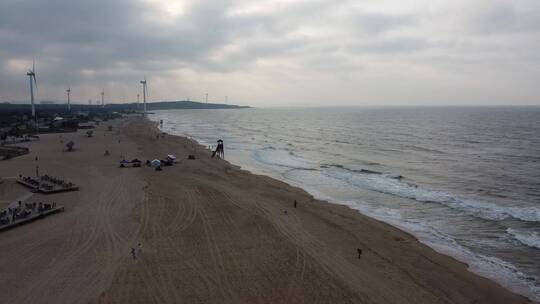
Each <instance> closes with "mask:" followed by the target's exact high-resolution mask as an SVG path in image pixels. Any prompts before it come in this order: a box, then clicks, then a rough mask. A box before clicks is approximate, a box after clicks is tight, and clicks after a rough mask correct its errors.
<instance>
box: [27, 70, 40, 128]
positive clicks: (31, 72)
mask: <svg viewBox="0 0 540 304" xmlns="http://www.w3.org/2000/svg"><path fill="white" fill-rule="evenodd" d="M26 75H27V76H28V77H29V80H30V102H31V104H32V118H33V119H34V122H35V124H36V130H39V127H38V124H37V116H36V106H35V104H34V85H35V86H36V91H37V80H36V64H35V62H32V69H31V70H28V73H26Z"/></svg>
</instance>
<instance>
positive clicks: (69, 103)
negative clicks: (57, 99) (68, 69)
mask: <svg viewBox="0 0 540 304" xmlns="http://www.w3.org/2000/svg"><path fill="white" fill-rule="evenodd" d="M66 93H67V98H68V112H71V88H68V89H67V90H66Z"/></svg>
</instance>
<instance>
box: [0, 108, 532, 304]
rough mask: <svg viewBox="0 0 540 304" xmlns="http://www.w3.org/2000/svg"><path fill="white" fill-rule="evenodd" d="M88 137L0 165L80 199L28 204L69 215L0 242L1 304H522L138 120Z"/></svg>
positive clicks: (55, 142)
mask: <svg viewBox="0 0 540 304" xmlns="http://www.w3.org/2000/svg"><path fill="white" fill-rule="evenodd" d="M108 125H114V127H113V130H114V131H113V132H108V131H105V129H106V126H108ZM84 133H85V132H83V131H80V132H78V133H76V134H69V135H63V136H64V137H68V138H70V139H72V140H74V141H75V147H76V149H77V150H76V151H74V152H70V153H68V152H62V149H63V144H62V143H59V137H58V136H59V135H58V134H51V135H44V136H42V139H41V140H40V141H39V142H32V143H27V144H25V146H28V147H30V150H31V153H30V154H28V155H25V156H22V157H18V158H15V159H12V160H9V161H3V162H0V172H1V174H0V175H1V176H2V177H10V176H16V175H18V174H20V173H22V174H26V175H30V174H32V172H34V171H35V166H36V165H37V164H39V166H40V171H41V172H43V173H46V174H49V175H54V176H59V177H63V178H65V179H67V180H69V181H73V182H75V183H76V184H77V185H79V186H80V187H81V189H80V191H77V192H69V193H62V194H54V195H49V196H45V195H41V194H34V195H33V196H31V197H29V198H28V199H27V201H28V202H31V201H40V200H43V201H47V202H50V201H55V202H57V203H58V204H62V205H64V206H65V208H66V211H65V212H64V213H61V214H58V215H53V216H50V217H48V218H46V219H43V220H39V221H36V222H34V223H32V224H29V225H26V226H23V227H18V228H17V229H13V230H11V231H7V232H4V233H0V246H1V248H2V249H1V250H0V274H1V275H0V294H1V295H2V300H3V301H4V300H5V301H6V303H88V302H90V303H527V302H528V301H527V299H525V298H523V297H521V296H517V295H515V294H512V293H511V292H509V291H507V290H505V289H503V288H502V287H500V286H499V285H497V284H496V283H494V282H491V281H489V280H487V279H484V278H481V277H479V276H477V275H475V274H472V273H470V272H468V271H467V266H466V265H465V264H463V263H460V262H458V261H456V260H454V259H452V258H450V257H447V256H444V255H441V254H438V253H436V252H435V251H433V250H432V249H430V248H428V247H427V246H425V245H423V244H420V243H419V242H418V241H417V240H416V239H415V238H414V237H412V236H410V235H409V234H407V233H405V232H402V231H400V230H398V229H396V228H393V227H391V226H389V225H387V224H384V223H381V222H379V221H376V220H374V219H371V218H369V217H366V216H363V215H361V214H359V213H358V212H356V211H353V210H350V209H348V208H347V207H344V206H338V205H333V204H328V203H324V202H320V201H317V200H314V199H313V198H312V197H311V196H310V195H309V194H307V193H306V192H305V191H303V190H301V189H298V188H295V187H291V186H289V185H287V184H284V183H282V182H279V181H276V180H274V179H271V178H269V177H265V176H257V175H253V174H251V173H249V172H247V171H243V170H240V169H239V168H238V167H236V166H234V165H231V164H229V163H227V162H225V161H222V160H219V159H212V158H210V152H209V151H207V150H205V149H204V148H203V147H201V146H198V145H196V144H194V143H193V142H191V141H189V140H187V139H185V138H181V137H175V136H170V135H165V136H164V138H159V139H157V138H156V135H157V134H159V132H158V131H157V129H156V128H155V126H154V125H153V124H152V123H151V122H149V121H146V120H144V119H142V118H130V119H127V120H117V121H114V122H111V123H102V124H101V126H100V127H99V128H98V129H97V130H96V131H95V132H94V133H95V134H96V135H95V137H93V138H86V137H84ZM118 141H120V142H118ZM105 149H108V150H109V151H110V152H111V155H110V156H107V157H106V156H103V152H104V150H105ZM36 154H37V155H38V156H39V160H38V161H37V162H36V161H35V160H34V159H35V156H36ZM167 154H174V155H176V156H177V157H178V159H179V162H180V163H179V164H176V165H175V166H173V167H165V168H164V170H163V171H154V170H152V169H150V168H148V167H144V166H143V167H142V168H124V169H120V168H118V161H119V160H120V159H121V156H126V157H127V158H128V159H131V158H135V157H137V158H139V159H141V160H146V159H153V158H163V157H164V156H165V155H167ZM189 154H195V155H196V159H195V160H187V156H188V155H189ZM7 181H8V182H9V180H7ZM14 187H15V186H14ZM6 192H9V191H8V190H6ZM6 192H3V193H6ZM4 196H8V194H4ZM3 199H4V198H3V197H2V198H0V201H2V200H3ZM294 200H297V201H298V207H297V208H294V207H293V202H294ZM138 242H140V243H141V244H142V253H141V254H140V255H139V256H138V257H137V259H133V258H132V257H131V253H130V248H131V247H134V246H136V244H137V243H138ZM357 248H361V249H362V252H363V253H362V256H361V258H360V259H358V254H357Z"/></svg>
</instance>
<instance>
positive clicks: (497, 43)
mask: <svg viewBox="0 0 540 304" xmlns="http://www.w3.org/2000/svg"><path fill="white" fill-rule="evenodd" d="M33 60H35V63H36V75H37V83H38V92H37V95H38V96H37V99H38V100H56V101H64V100H65V99H66V89H67V88H68V87H71V90H72V100H73V101H74V102H80V103H87V102H88V100H90V99H92V100H94V102H95V101H96V100H97V99H99V98H100V92H101V90H102V89H103V90H104V91H105V99H106V102H134V101H136V98H137V97H136V96H137V94H138V93H141V94H142V92H141V90H142V89H141V85H140V84H139V81H140V80H142V79H143V77H146V78H147V80H148V101H150V102H151V101H162V100H185V99H188V98H189V99H190V100H204V98H205V97H204V96H205V93H208V94H209V101H210V102H224V100H225V96H228V99H229V103H234V104H241V105H251V106H256V107H272V106H337V105H359V106H361V105H434V106H437V105H540V82H539V81H540V1H539V0H445V1H442V0H354V1H349V0H339V1H335V0H273V1H266V0H225V1H220V0H213V1H204V0H198V1H197V0H195V1H189V0H169V1H168V0H91V1H88V0H77V1H74V0H0V101H4V102H5V101H28V100H29V98H30V97H29V84H28V77H27V76H26V73H27V71H28V69H29V68H31V66H32V61H33Z"/></svg>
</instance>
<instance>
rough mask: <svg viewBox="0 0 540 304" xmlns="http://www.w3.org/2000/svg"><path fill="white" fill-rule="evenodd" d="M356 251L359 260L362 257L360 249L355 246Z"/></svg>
mask: <svg viewBox="0 0 540 304" xmlns="http://www.w3.org/2000/svg"><path fill="white" fill-rule="evenodd" d="M356 252H358V259H359V260H360V258H361V257H362V249H360V248H356Z"/></svg>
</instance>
